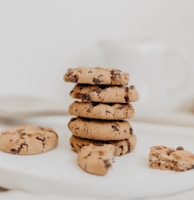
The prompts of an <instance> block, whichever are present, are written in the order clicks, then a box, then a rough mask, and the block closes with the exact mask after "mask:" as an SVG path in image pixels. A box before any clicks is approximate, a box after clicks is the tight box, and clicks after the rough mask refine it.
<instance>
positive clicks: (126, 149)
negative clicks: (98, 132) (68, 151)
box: [70, 134, 137, 156]
mask: <svg viewBox="0 0 194 200" xmlns="http://www.w3.org/2000/svg"><path fill="white" fill-rule="evenodd" d="M136 142H137V138H136V135H135V134H132V135H131V137H130V138H129V139H125V140H116V141H100V140H91V139H85V138H79V137H76V136H74V135H72V136H71V137H70V144H71V147H72V149H73V150H74V151H75V152H77V153H78V152H80V149H81V148H82V147H83V146H87V145H89V144H93V145H95V146H103V145H104V144H112V145H113V146H115V151H114V155H115V156H122V155H125V154H127V153H130V152H132V151H133V150H134V149H135V146H136Z"/></svg>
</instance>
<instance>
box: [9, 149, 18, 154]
mask: <svg viewBox="0 0 194 200" xmlns="http://www.w3.org/2000/svg"><path fill="white" fill-rule="evenodd" d="M11 153H13V154H18V153H19V150H18V149H11Z"/></svg>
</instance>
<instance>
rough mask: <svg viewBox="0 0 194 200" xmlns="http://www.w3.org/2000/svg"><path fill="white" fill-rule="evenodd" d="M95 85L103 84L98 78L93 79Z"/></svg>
mask: <svg viewBox="0 0 194 200" xmlns="http://www.w3.org/2000/svg"><path fill="white" fill-rule="evenodd" d="M92 81H93V82H94V83H95V84H100V83H101V80H100V79H98V78H93V80H92Z"/></svg>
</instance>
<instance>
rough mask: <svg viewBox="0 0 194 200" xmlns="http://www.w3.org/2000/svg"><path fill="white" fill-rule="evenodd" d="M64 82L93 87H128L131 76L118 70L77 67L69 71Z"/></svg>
mask: <svg viewBox="0 0 194 200" xmlns="http://www.w3.org/2000/svg"><path fill="white" fill-rule="evenodd" d="M64 81H66V82H72V83H82V84H91V85H127V84H128V82H129V74H128V73H125V72H122V71H121V70H118V69H109V68H102V67H77V68H73V69H72V68H69V69H68V70H67V72H66V73H65V75H64Z"/></svg>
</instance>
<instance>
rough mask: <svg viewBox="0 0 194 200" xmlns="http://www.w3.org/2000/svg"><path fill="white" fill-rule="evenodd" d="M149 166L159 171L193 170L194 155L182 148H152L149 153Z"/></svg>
mask: <svg viewBox="0 0 194 200" xmlns="http://www.w3.org/2000/svg"><path fill="white" fill-rule="evenodd" d="M149 166H150V167H151V168H155V169H161V170H173V171H186V170H190V169H193V168H194V154H192V153H190V152H188V151H185V150H184V148H183V147H177V148H176V149H173V148H169V147H166V146H153V147H151V148H150V153H149Z"/></svg>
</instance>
